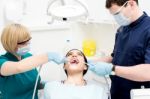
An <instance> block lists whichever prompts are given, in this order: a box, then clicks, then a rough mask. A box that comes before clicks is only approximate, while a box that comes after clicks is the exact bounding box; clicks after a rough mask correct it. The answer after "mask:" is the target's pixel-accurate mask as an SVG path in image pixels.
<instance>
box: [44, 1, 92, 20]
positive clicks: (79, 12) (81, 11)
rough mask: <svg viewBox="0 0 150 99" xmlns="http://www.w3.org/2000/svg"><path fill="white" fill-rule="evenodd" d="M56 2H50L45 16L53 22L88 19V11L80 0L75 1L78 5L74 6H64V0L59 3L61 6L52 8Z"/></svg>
mask: <svg viewBox="0 0 150 99" xmlns="http://www.w3.org/2000/svg"><path fill="white" fill-rule="evenodd" d="M56 1H58V0H52V1H51V2H50V3H49V4H48V7H47V15H50V16H51V17H52V19H53V20H55V19H56V20H62V21H67V20H76V19H79V18H81V17H85V18H87V17H88V14H89V12H88V9H87V6H86V5H85V4H84V3H83V2H81V1H80V0H75V1H76V2H77V3H78V5H77V4H76V5H75V4H74V5H73V4H66V3H65V1H64V0H59V1H61V5H59V6H53V7H52V5H53V4H54V3H56Z"/></svg>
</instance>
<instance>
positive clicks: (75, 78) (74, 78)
mask: <svg viewBox="0 0 150 99" xmlns="http://www.w3.org/2000/svg"><path fill="white" fill-rule="evenodd" d="M65 84H73V85H78V86H83V85H86V81H85V80H84V78H83V74H81V73H79V74H71V75H68V77H67V79H66V81H65Z"/></svg>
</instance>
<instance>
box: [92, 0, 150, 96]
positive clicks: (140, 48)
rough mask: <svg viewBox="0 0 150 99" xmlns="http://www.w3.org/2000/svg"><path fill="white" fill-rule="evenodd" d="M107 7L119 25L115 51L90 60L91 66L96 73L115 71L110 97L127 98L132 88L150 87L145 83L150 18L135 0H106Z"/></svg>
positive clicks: (148, 69)
mask: <svg viewBox="0 0 150 99" xmlns="http://www.w3.org/2000/svg"><path fill="white" fill-rule="evenodd" d="M106 8H107V9H108V10H109V11H110V13H111V14H112V15H113V16H114V18H115V20H116V22H117V23H118V24H119V25H120V27H119V28H118V30H117V33H116V38H115V46H114V50H113V52H112V54H111V56H110V57H106V58H103V59H99V60H98V61H99V62H97V63H93V62H89V64H90V69H91V70H92V71H93V72H95V73H97V74H98V75H106V74H111V71H114V72H115V74H116V75H111V76H110V77H111V99H130V90H131V89H136V88H137V89H138V88H141V86H145V87H146V88H149V87H150V82H145V81H150V17H149V16H148V15H147V14H146V13H145V12H142V11H141V10H140V8H139V7H138V0H106ZM122 77H123V78H122ZM125 78H126V79H125ZM137 81H139V82H137Z"/></svg>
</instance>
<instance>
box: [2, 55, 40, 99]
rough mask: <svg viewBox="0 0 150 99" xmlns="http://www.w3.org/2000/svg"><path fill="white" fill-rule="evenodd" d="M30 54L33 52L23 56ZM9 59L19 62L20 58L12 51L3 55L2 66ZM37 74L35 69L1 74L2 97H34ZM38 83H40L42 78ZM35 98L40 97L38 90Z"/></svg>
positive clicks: (24, 98)
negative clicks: (12, 73)
mask: <svg viewBox="0 0 150 99" xmlns="http://www.w3.org/2000/svg"><path fill="white" fill-rule="evenodd" d="M30 56H31V54H30V53H27V54H25V55H23V56H22V59H24V58H27V57H30ZM7 61H14V62H17V61H18V59H17V58H16V57H15V56H14V55H12V54H11V53H6V54H4V55H1V56H0V68H1V66H2V65H3V63H5V62H7ZM37 74H38V72H37V70H36V69H33V70H30V71H27V72H24V73H19V74H15V75H10V76H2V75H0V99H32V94H33V90H34V85H35V81H36V77H37ZM38 85H40V79H39V83H38ZM35 99H38V96H37V92H36V96H35Z"/></svg>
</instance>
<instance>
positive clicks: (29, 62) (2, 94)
mask: <svg viewBox="0 0 150 99" xmlns="http://www.w3.org/2000/svg"><path fill="white" fill-rule="evenodd" d="M30 40H31V36H30V33H29V31H28V29H27V28H26V27H24V26H23V25H21V24H10V25H7V26H6V27H5V28H4V29H3V32H2V35H1V43H2V45H3V47H4V49H5V50H6V53H5V54H3V55H1V56H0V99H32V94H33V90H34V85H35V81H36V77H37V74H38V72H37V70H36V67H38V66H39V65H42V64H44V63H47V62H48V61H54V62H55V63H57V64H60V63H63V62H64V59H63V57H61V56H60V55H58V54H57V53H55V52H48V53H46V54H41V55H36V56H32V54H30V53H29V50H30V46H29V45H30ZM39 85H40V80H39V82H38V87H39ZM37 90H38V88H37ZM37 90H36V96H35V99H38V96H37Z"/></svg>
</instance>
